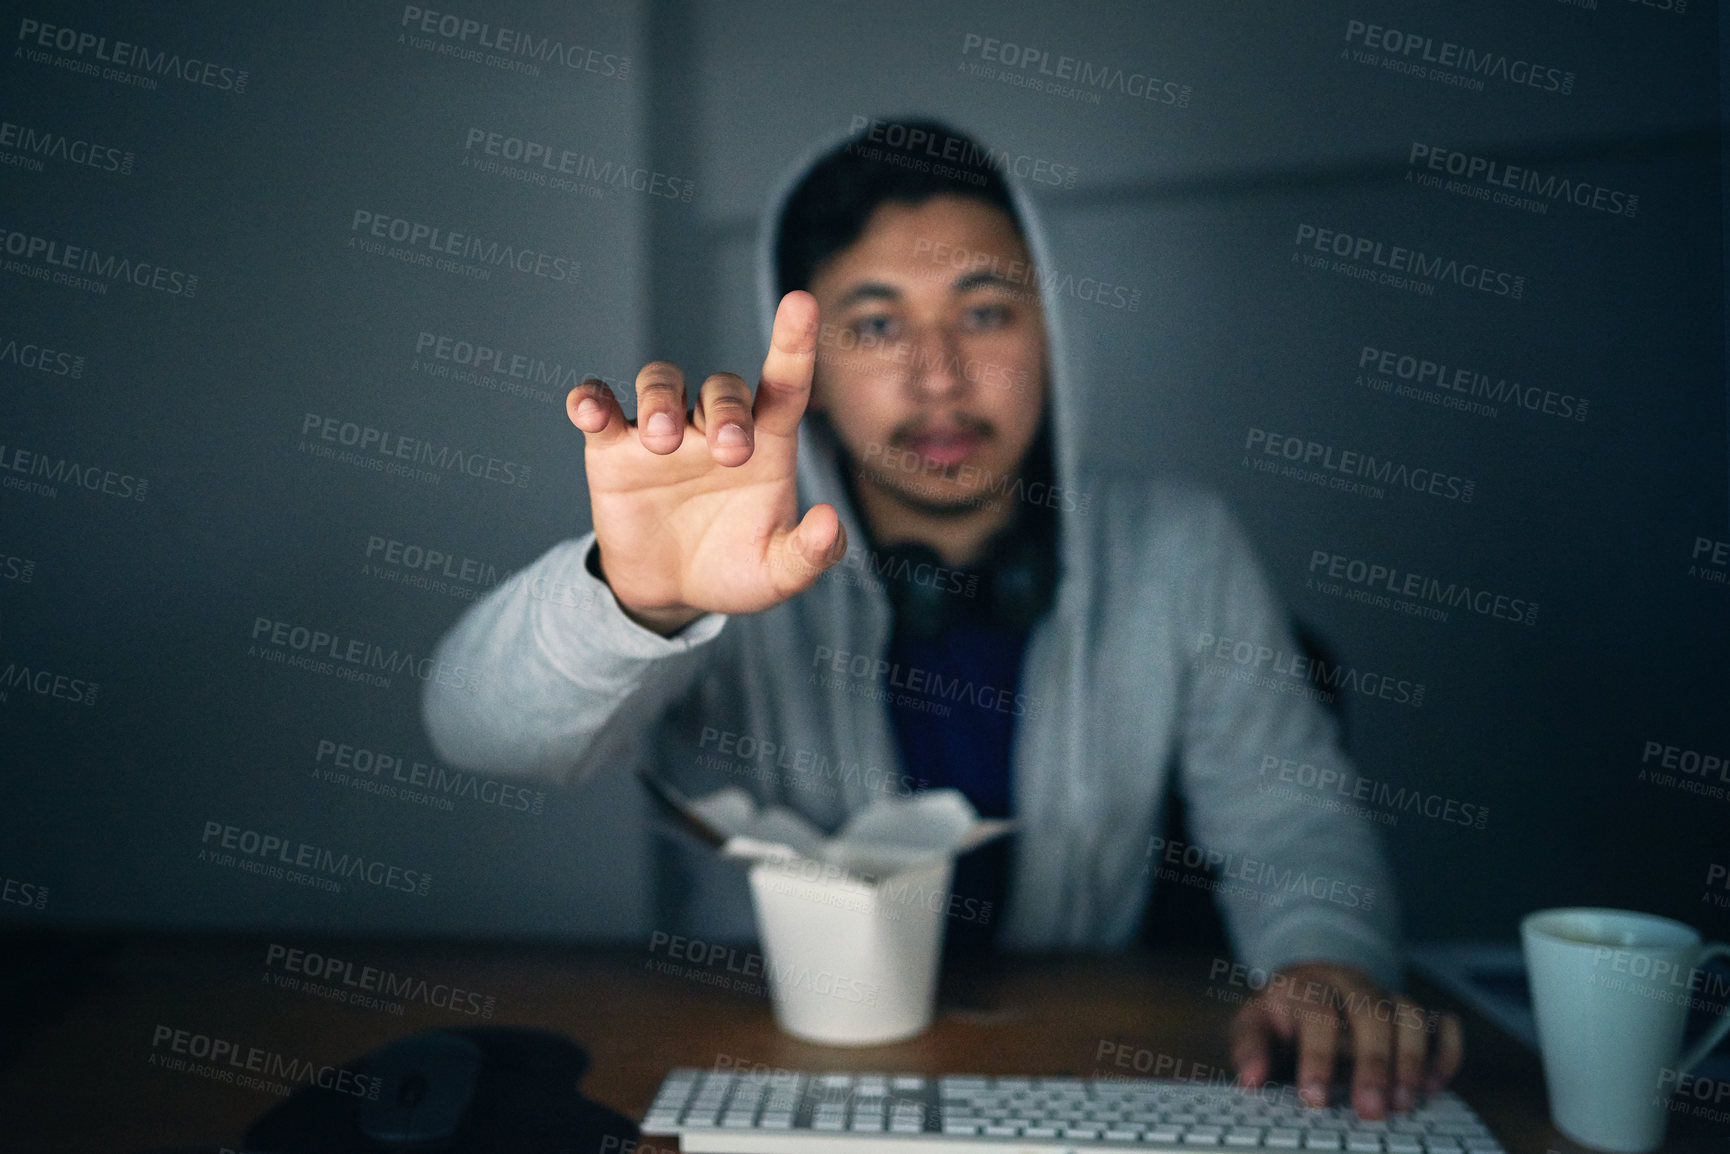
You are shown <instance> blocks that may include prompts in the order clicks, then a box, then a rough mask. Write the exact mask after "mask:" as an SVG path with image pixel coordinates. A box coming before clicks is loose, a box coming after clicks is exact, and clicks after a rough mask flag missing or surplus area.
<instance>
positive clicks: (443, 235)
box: [348, 208, 582, 285]
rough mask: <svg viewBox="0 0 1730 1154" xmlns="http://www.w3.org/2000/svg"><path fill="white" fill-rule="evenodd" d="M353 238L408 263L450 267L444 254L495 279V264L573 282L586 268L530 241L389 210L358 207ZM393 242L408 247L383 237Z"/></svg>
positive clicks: (476, 273) (481, 277) (359, 244)
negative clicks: (508, 240)
mask: <svg viewBox="0 0 1730 1154" xmlns="http://www.w3.org/2000/svg"><path fill="white" fill-rule="evenodd" d="M348 229H349V233H350V234H351V235H350V236H349V241H350V243H351V244H352V245H353V246H354V247H356V248H359V249H361V250H362V251H364V252H369V253H373V254H374V255H383V256H392V257H396V258H397V259H399V260H403V261H404V262H405V263H408V264H421V265H427V266H431V267H438V268H441V270H443V271H465V270H451V269H447V268H445V267H444V265H441V264H440V263H439V261H440V258H447V257H448V258H451V259H453V260H457V261H467V262H470V268H471V269H472V272H470V273H469V274H468V275H472V276H474V277H475V279H477V280H489V279H491V275H492V269H496V268H502V269H510V270H512V271H514V272H520V273H526V274H528V275H530V276H535V277H539V278H540V279H542V280H548V281H554V282H557V283H561V284H567V285H574V284H576V283H577V274H578V273H579V272H580V271H581V270H582V264H581V262H579V261H575V260H572V259H570V258H569V257H564V256H558V255H556V254H554V253H550V252H543V251H541V250H540V249H536V248H530V247H528V246H527V245H511V244H505V243H503V242H501V241H496V240H483V239H482V238H481V237H478V236H475V235H474V234H473V233H467V232H455V231H453V230H451V229H447V228H441V227H439V226H438V225H432V224H426V223H425V222H423V221H418V220H408V219H406V218H404V217H400V216H391V215H389V214H388V213H379V212H370V211H368V210H367V209H364V208H357V209H355V210H354V218H353V219H352V220H351V221H350V222H349V226H348ZM386 240H388V241H390V242H392V243H393V244H396V245H400V246H403V248H402V249H401V250H386V249H385V248H384V246H383V245H381V244H378V243H376V242H378V241H386ZM446 263H449V262H446Z"/></svg>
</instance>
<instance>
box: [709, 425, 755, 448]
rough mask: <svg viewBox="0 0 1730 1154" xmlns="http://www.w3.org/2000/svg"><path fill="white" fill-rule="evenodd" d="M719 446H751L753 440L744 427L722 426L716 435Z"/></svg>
mask: <svg viewBox="0 0 1730 1154" xmlns="http://www.w3.org/2000/svg"><path fill="white" fill-rule="evenodd" d="M715 443H716V444H717V445H749V444H750V443H751V438H750V436H748V435H747V434H746V432H745V427H744V426H743V425H722V426H721V428H720V429H719V431H717V432H716V433H715Z"/></svg>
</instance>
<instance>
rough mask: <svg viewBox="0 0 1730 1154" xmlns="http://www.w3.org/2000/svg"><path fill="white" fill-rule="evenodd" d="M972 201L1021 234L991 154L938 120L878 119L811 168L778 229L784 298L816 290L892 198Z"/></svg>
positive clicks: (779, 275) (777, 272)
mask: <svg viewBox="0 0 1730 1154" xmlns="http://www.w3.org/2000/svg"><path fill="white" fill-rule="evenodd" d="M941 195H950V196H967V197H972V198H973V199H975V200H980V201H984V202H985V203H986V204H989V205H991V206H992V207H993V208H999V209H1002V210H1003V212H1004V214H1005V215H1006V216H1008V217H1009V219H1010V222H1011V223H1012V224H1013V225H1014V226H1015V231H1016V233H1017V235H1019V234H1020V233H1021V220H1020V218H1019V217H1018V216H1017V215H1016V212H1015V202H1014V201H1013V200H1012V199H1011V198H1010V195H1009V185H1008V184H1007V183H1006V182H1005V181H1004V179H1003V176H1002V174H1001V173H1000V172H999V171H998V170H997V168H996V167H995V166H994V165H993V164H992V154H991V153H990V152H989V151H988V150H987V149H986V148H985V147H984V146H983V145H981V144H980V143H979V142H978V141H976V140H974V139H973V138H972V137H970V136H966V135H964V134H962V133H959V132H957V131H955V130H954V129H953V128H950V127H949V126H948V125H946V124H943V123H941V122H939V121H935V120H873V121H871V122H870V123H869V124H868V125H866V126H865V127H864V128H862V129H860V130H859V131H858V132H856V133H855V134H854V135H853V136H852V137H850V138H849V139H847V140H846V141H845V142H843V143H842V144H841V145H839V146H838V147H836V148H835V149H834V151H832V152H830V153H829V154H828V155H827V156H825V157H823V159H822V160H820V161H818V162H817V163H816V164H815V165H813V166H812V167H811V170H810V171H809V172H807V173H806V174H805V177H804V179H803V180H801V181H800V182H799V185H798V187H797V188H795V189H794V190H793V192H792V195H790V196H789V197H788V198H787V202H786V204H785V205H784V206H783V207H782V209H781V220H780V222H779V225H778V226H777V228H776V230H775V275H776V279H777V280H778V281H779V282H780V283H779V289H778V291H777V293H776V295H777V296H779V295H781V294H784V293H788V292H791V291H793V290H794V289H803V288H809V287H810V285H811V278H812V277H813V276H815V275H816V272H817V269H818V268H819V267H820V266H821V265H822V264H823V262H824V261H826V260H828V259H829V258H830V257H832V256H834V255H835V254H836V253H838V252H840V251H841V250H842V249H844V248H846V247H847V246H848V245H851V244H852V243H853V242H854V241H856V240H858V239H859V234H860V233H862V232H864V231H865V225H866V222H867V221H869V220H870V219H871V214H872V213H873V212H875V211H877V207H878V206H879V205H881V204H883V203H885V202H887V201H895V202H898V203H903V204H918V203H920V202H921V201H924V200H927V199H929V198H931V197H933V196H941Z"/></svg>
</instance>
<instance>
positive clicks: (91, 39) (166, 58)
mask: <svg viewBox="0 0 1730 1154" xmlns="http://www.w3.org/2000/svg"><path fill="white" fill-rule="evenodd" d="M18 41H19V43H21V44H24V45H27V46H28V47H26V48H24V49H23V52H24V54H25V58H26V59H28V60H30V61H31V62H32V63H36V64H53V65H56V66H57V67H61V68H65V69H67V70H68V71H70V72H75V73H79V74H81V75H86V76H100V77H101V78H102V79H104V80H116V81H120V82H122V83H126V84H132V85H135V86H136V87H139V88H145V89H154V88H155V87H156V86H157V84H156V80H155V79H154V77H159V76H160V77H167V78H170V79H174V80H181V81H185V82H186V83H187V84H192V85H197V86H200V87H204V88H215V89H218V90H219V91H223V92H232V93H234V94H236V95H239V94H241V93H243V92H245V91H246V77H247V73H246V69H244V68H231V67H228V66H226V65H222V64H217V63H215V62H213V61H209V60H201V59H199V58H198V57H196V56H181V55H180V54H179V53H178V52H169V51H166V50H157V49H153V48H147V47H145V46H144V45H142V44H132V43H129V42H127V41H125V40H112V41H111V40H109V39H108V37H106V36H99V35H97V34H96V33H94V32H83V31H80V30H78V29H76V28H65V27H61V26H60V25H56V24H45V23H43V22H42V21H40V20H32V19H30V18H29V17H25V18H24V19H22V20H20V21H19V22H18ZM44 50H47V51H44ZM49 51H53V52H64V53H69V54H70V56H71V57H72V58H71V59H69V58H68V57H65V56H62V57H59V58H57V59H51V58H48V52H49ZM103 65H107V66H108V67H103Z"/></svg>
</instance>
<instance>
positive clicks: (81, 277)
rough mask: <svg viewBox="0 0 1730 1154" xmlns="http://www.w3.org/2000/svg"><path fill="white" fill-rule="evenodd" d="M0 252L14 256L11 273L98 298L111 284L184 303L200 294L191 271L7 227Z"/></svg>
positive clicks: (2, 229)
mask: <svg viewBox="0 0 1730 1154" xmlns="http://www.w3.org/2000/svg"><path fill="white" fill-rule="evenodd" d="M0 252H3V253H5V254H6V255H7V256H9V257H13V258H15V259H13V260H9V261H7V262H6V264H5V269H6V271H7V272H9V273H13V274H15V275H18V276H25V277H30V278H31V279H33V280H43V281H48V282H50V283H52V284H58V285H64V286H66V287H67V288H76V289H83V290H84V291H86V292H94V293H96V294H97V295H99V296H106V295H108V287H109V285H111V284H130V285H132V286H134V287H135V288H142V289H150V290H152V291H154V292H159V293H165V294H167V295H168V296H176V297H181V298H183V299H185V300H191V299H192V298H193V297H195V296H197V295H198V277H197V276H196V275H194V274H192V273H189V272H185V271H182V270H180V269H174V268H169V267H168V266H167V265H162V264H157V263H155V262H154V261H148V260H139V259H137V258H135V257H131V256H123V255H121V254H120V253H116V252H108V253H104V252H103V251H102V250H100V249H94V248H91V247H90V246H88V245H79V244H67V243H66V242H65V241H63V240H55V239H53V238H50V237H45V236H36V235H35V234H33V233H28V232H19V231H18V230H17V229H9V228H6V227H4V226H0Z"/></svg>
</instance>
